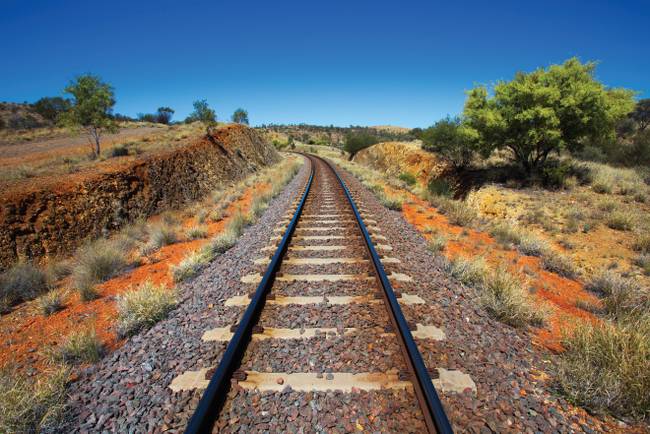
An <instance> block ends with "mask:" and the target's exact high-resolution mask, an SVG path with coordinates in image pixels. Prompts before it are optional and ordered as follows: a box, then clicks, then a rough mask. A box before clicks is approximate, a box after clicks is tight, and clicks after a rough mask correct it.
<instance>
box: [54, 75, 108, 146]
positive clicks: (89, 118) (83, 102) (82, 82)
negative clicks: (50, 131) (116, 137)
mask: <svg viewBox="0 0 650 434" xmlns="http://www.w3.org/2000/svg"><path fill="white" fill-rule="evenodd" d="M65 92H66V93H69V94H71V95H72V105H71V107H70V109H69V110H68V111H66V112H64V113H62V114H61V116H60V118H61V123H62V124H64V125H66V126H68V127H70V128H72V129H82V130H83V131H85V132H86V134H87V135H88V140H89V142H90V147H91V149H92V156H93V158H96V157H97V156H99V152H100V141H101V136H102V134H104V133H107V132H115V131H117V125H116V123H115V121H114V120H113V118H112V115H111V112H112V110H113V106H114V105H115V93H114V90H113V87H112V86H111V85H109V84H108V83H104V82H102V81H101V79H100V78H99V77H98V76H96V75H91V74H87V75H81V76H79V77H78V78H77V79H76V80H75V81H74V82H71V83H70V84H69V85H68V86H67V87H66V88H65Z"/></svg>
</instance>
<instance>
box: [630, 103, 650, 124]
mask: <svg viewBox="0 0 650 434" xmlns="http://www.w3.org/2000/svg"><path fill="white" fill-rule="evenodd" d="M630 118H632V119H634V121H635V122H636V123H637V125H638V127H639V131H644V130H645V129H646V128H647V127H648V125H650V98H645V99H640V100H639V101H637V103H636V107H634V111H633V112H632V113H630Z"/></svg>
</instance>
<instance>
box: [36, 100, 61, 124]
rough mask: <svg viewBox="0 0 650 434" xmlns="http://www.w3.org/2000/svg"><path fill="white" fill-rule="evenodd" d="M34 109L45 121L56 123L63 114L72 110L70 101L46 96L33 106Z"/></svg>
mask: <svg viewBox="0 0 650 434" xmlns="http://www.w3.org/2000/svg"><path fill="white" fill-rule="evenodd" d="M32 107H33V108H34V111H35V112H36V113H38V114H39V115H41V116H43V117H44V118H45V119H47V120H49V121H52V122H55V121H56V120H57V119H58V117H59V115H60V114H61V113H63V112H65V111H67V110H68V109H69V108H70V100H67V99H64V98H61V97H60V96H55V97H49V96H45V97H43V98H41V99H39V100H38V101H36V102H35V103H34V104H32Z"/></svg>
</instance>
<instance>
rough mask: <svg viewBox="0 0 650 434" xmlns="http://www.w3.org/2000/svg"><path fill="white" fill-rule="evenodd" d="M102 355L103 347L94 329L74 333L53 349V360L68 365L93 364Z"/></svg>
mask: <svg viewBox="0 0 650 434" xmlns="http://www.w3.org/2000/svg"><path fill="white" fill-rule="evenodd" d="M103 355H104V346H103V345H102V342H101V341H100V340H99V338H98V337H97V333H96V332H95V329H94V328H88V329H85V330H79V331H74V332H72V333H70V335H68V336H67V337H66V338H65V339H64V340H63V342H62V343H61V344H60V345H59V346H58V347H57V348H56V349H54V352H53V353H52V357H53V358H54V360H56V361H59V362H63V363H66V364H68V365H79V364H82V363H95V362H97V361H99V359H101V358H102V356H103Z"/></svg>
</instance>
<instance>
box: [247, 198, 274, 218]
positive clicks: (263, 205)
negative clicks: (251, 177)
mask: <svg viewBox="0 0 650 434" xmlns="http://www.w3.org/2000/svg"><path fill="white" fill-rule="evenodd" d="M269 200H270V197H269V196H265V195H255V196H254V197H253V199H252V201H251V211H250V213H251V216H252V217H253V219H254V220H257V219H258V218H259V217H260V216H261V215H262V214H264V211H266V209H267V208H268V207H269Z"/></svg>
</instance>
